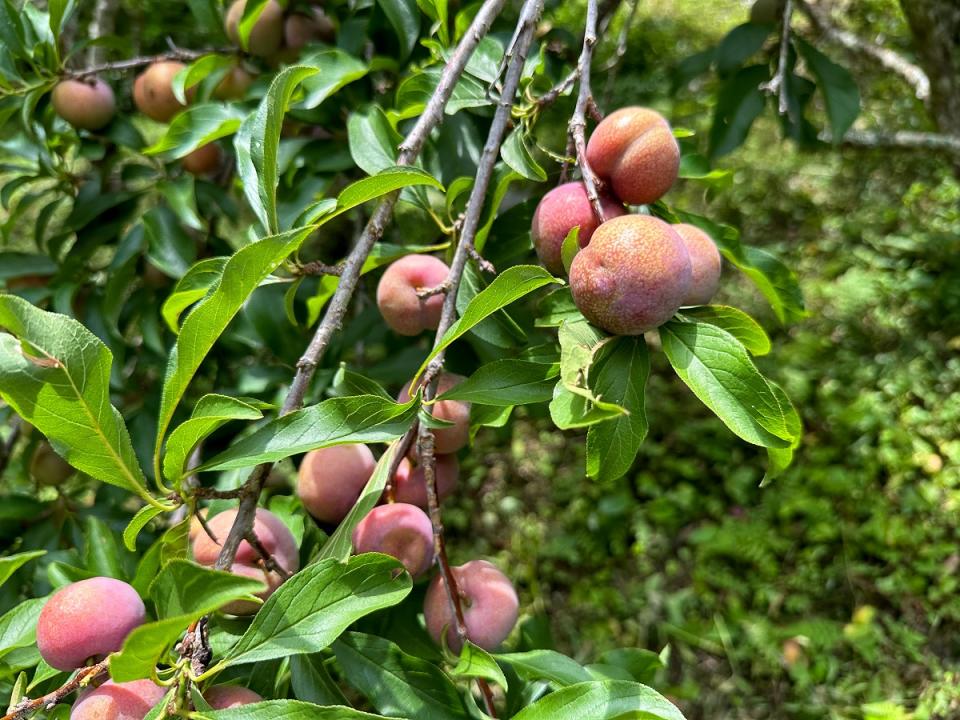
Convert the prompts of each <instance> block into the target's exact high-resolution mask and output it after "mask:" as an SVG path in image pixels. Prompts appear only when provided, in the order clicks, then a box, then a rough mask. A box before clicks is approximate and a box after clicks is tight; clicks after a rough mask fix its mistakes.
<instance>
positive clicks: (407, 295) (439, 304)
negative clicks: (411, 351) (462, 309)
mask: <svg viewBox="0 0 960 720" xmlns="http://www.w3.org/2000/svg"><path fill="white" fill-rule="evenodd" d="M449 273H450V268H449V267H447V264H446V263H445V262H443V261H442V260H439V259H438V258H435V257H433V255H406V256H404V257H402V258H400V259H399V260H397V261H396V262H393V263H391V264H390V267H388V268H387V269H386V271H385V272H384V273H383V275H382V276H381V278H380V283H379V284H378V285H377V307H378V308H379V309H380V314H381V315H383V319H384V321H385V322H386V323H387V325H389V326H390V329H391V330H393V331H394V332H396V333H398V334H400V335H407V336H413V335H419V334H420V333H422V332H423V331H424V330H436V329H437V325H439V324H440V313H441V311H442V310H443V297H444V296H443V293H438V294H436V295H431V296H430V297H428V298H421V297H419V296H418V295H417V293H418V291H421V290H432V289H433V288H435V287H437V286H438V285H440V284H441V283H443V282H444V281H445V280H446V279H447V275H449Z"/></svg>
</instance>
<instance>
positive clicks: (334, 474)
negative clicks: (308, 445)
mask: <svg viewBox="0 0 960 720" xmlns="http://www.w3.org/2000/svg"><path fill="white" fill-rule="evenodd" d="M376 466H377V461H376V460H375V459H374V457H373V453H372V452H371V451H370V448H369V447H367V446H366V445H335V446H333V447H328V448H320V449H319V450H311V451H310V452H308V453H307V454H306V455H304V457H303V461H302V462H301V463H300V470H299V473H298V476H297V494H298V495H299V496H300V500H301V501H302V502H303V506H304V507H305V508H306V509H307V512H309V513H310V514H311V515H313V517H315V518H316V519H317V520H320V521H321V522H325V523H331V524H334V523H338V522H340V521H341V520H343V519H344V518H345V517H346V516H347V513H349V512H350V509H351V508H352V507H353V506H354V504H355V503H356V502H357V498H359V497H360V492H361V491H362V490H363V487H364V485H366V484H367V481H368V480H369V479H370V476H371V475H373V471H374V469H375V468H376Z"/></svg>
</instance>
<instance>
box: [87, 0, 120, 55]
mask: <svg viewBox="0 0 960 720" xmlns="http://www.w3.org/2000/svg"><path fill="white" fill-rule="evenodd" d="M115 5H116V3H115V2H114V0H97V3H96V5H95V6H94V8H93V19H91V21H90V27H89V28H88V30H87V36H88V37H91V38H93V39H96V40H99V39H100V38H103V37H106V36H107V35H112V34H113V28H114V16H115V15H116V12H117V10H116V7H115ZM104 49H105V48H104V47H103V45H98V44H96V43H92V44H91V45H90V47H89V48H88V49H87V62H88V63H89V64H91V65H98V64H99V63H102V62H103V56H104Z"/></svg>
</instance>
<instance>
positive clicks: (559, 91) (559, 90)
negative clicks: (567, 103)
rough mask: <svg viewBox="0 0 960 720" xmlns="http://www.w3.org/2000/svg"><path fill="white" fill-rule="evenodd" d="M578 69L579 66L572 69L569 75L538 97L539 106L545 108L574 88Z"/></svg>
mask: <svg viewBox="0 0 960 720" xmlns="http://www.w3.org/2000/svg"><path fill="white" fill-rule="evenodd" d="M577 70H578V68H574V69H573V70H571V71H570V74H569V75H567V76H566V77H565V78H564V79H563V80H561V81H560V82H558V83H557V84H556V85H554V86H553V87H552V88H550V89H549V90H547V91H546V92H545V93H544V94H543V95H541V96H540V97H539V98H538V99H537V106H538V107H540V108H541V109H543V108H545V107H549V106H550V105H553V104H554V103H555V102H556V101H557V100H559V99H560V96H561V95H563V94H565V93H566V92H567V91H568V90H569V89H570V88H572V87H573V84H574V83H575V82H576V81H577Z"/></svg>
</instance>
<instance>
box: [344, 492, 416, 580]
mask: <svg viewBox="0 0 960 720" xmlns="http://www.w3.org/2000/svg"><path fill="white" fill-rule="evenodd" d="M353 547H354V549H355V550H356V551H357V552H358V553H367V552H379V553H384V554H386V555H392V556H393V557H395V558H396V559H397V560H399V561H400V562H402V563H403V566H404V567H405V568H406V569H407V572H408V573H410V575H412V576H413V577H414V578H417V577H420V576H421V575H423V574H424V573H425V572H427V570H429V569H430V566H431V565H433V527H432V525H431V524H430V518H428V517H427V514H426V513H425V512H423V510H421V509H420V508H418V507H417V506H416V505H409V504H407V503H403V502H395V503H391V504H389V505H381V506H379V507H375V508H373V510H371V511H370V512H369V513H368V514H367V516H366V517H365V518H363V520H361V521H360V522H359V523H358V524H357V526H356V527H355V528H354V530H353Z"/></svg>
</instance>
